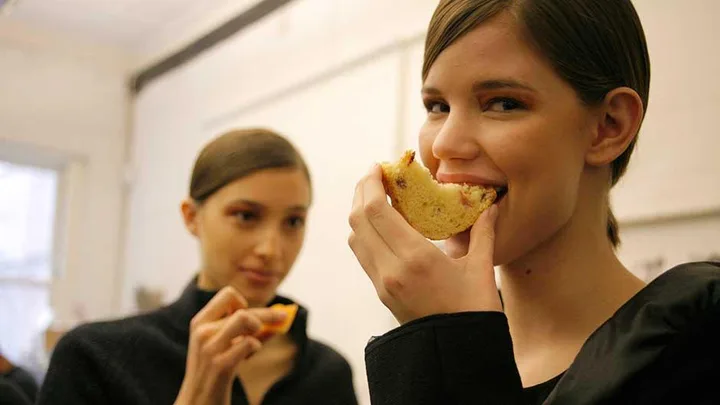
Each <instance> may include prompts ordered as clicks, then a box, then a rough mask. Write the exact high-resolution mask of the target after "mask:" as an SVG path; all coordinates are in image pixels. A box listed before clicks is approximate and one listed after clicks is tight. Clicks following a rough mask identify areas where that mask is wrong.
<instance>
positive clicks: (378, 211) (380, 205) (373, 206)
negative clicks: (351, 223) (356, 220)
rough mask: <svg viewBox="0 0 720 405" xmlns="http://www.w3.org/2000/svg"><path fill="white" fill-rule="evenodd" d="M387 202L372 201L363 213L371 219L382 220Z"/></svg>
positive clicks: (367, 204)
mask: <svg viewBox="0 0 720 405" xmlns="http://www.w3.org/2000/svg"><path fill="white" fill-rule="evenodd" d="M385 204H386V203H385V201H381V200H370V201H368V202H367V203H366V204H365V206H364V207H363V212H364V213H365V215H367V217H368V218H370V219H380V218H382V216H383V215H384V213H385Z"/></svg>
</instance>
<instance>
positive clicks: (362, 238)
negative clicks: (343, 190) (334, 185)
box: [348, 177, 393, 282]
mask: <svg viewBox="0 0 720 405" xmlns="http://www.w3.org/2000/svg"><path fill="white" fill-rule="evenodd" d="M366 180H367V177H363V178H362V179H361V180H360V181H359V182H358V184H357V185H356V186H355V195H354V196H353V204H352V209H351V211H350V218H349V223H350V227H351V228H352V232H351V233H350V236H349V237H348V245H350V248H351V249H352V251H353V253H354V254H355V257H357V259H358V262H360V265H361V266H362V267H363V269H364V270H365V272H366V273H367V274H368V276H369V277H370V278H371V279H372V280H373V282H375V277H376V275H377V274H376V273H377V271H376V269H377V268H378V267H380V266H381V264H382V263H383V262H385V261H386V260H389V259H391V257H392V256H393V255H392V251H391V250H390V248H389V247H388V246H387V244H386V243H385V241H384V240H383V239H382V238H381V237H380V235H379V234H378V232H377V231H376V230H375V228H374V227H373V226H372V224H371V223H370V221H369V220H368V218H367V215H366V209H365V195H364V183H365V181H366Z"/></svg>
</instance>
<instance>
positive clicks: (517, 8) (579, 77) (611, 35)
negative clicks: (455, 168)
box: [422, 0, 650, 246]
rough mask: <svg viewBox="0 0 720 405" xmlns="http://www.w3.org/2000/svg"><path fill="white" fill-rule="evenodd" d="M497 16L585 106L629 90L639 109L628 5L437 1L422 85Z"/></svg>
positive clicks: (640, 85)
mask: <svg viewBox="0 0 720 405" xmlns="http://www.w3.org/2000/svg"><path fill="white" fill-rule="evenodd" d="M505 11H507V12H511V13H512V14H513V15H514V16H515V17H516V18H517V21H518V22H519V25H520V27H521V29H522V30H523V34H524V35H525V37H526V39H527V40H528V42H529V43H530V44H531V45H533V46H534V47H535V48H536V49H537V50H538V51H539V52H540V54H542V55H543V56H545V58H546V59H547V60H548V61H549V62H550V64H551V65H552V67H553V68H554V70H555V72H556V73H557V74H558V75H559V76H560V77H561V78H562V79H563V80H565V81H566V82H567V83H569V84H570V85H571V86H572V87H573V88H574V89H575V92H576V93H577V95H578V97H579V98H580V100H582V101H583V102H584V103H585V104H587V105H590V106H593V105H597V104H599V103H601V102H602V101H603V100H604V98H605V96H606V95H607V94H608V93H609V92H610V91H612V90H613V89H616V88H618V87H629V88H631V89H633V90H635V91H636V92H637V93H638V95H639V96H640V98H641V100H642V102H643V106H644V108H645V109H647V105H648V97H649V92H650V57H649V55H648V50H647V43H646V41H645V33H644V32H643V28H642V25H641V23H640V19H639V17H638V15H637V12H636V11H635V8H634V7H633V5H632V2H631V1H630V0H572V1H567V0H441V1H440V4H439V5H438V7H437V9H436V10H435V13H434V15H433V17H432V20H431V21H430V26H429V28H428V34H427V38H426V42H425V60H424V63H423V71H422V77H423V80H425V79H426V78H427V75H428V72H429V70H430V67H431V66H432V65H433V63H435V60H436V59H437V57H438V56H439V55H440V53H442V51H444V50H445V49H446V48H447V47H448V46H450V45H451V44H452V43H453V42H455V41H456V40H457V39H458V38H460V37H462V36H463V35H465V34H467V33H468V32H470V31H472V30H473V29H474V28H475V27H477V26H478V25H480V24H482V23H483V22H486V21H488V20H490V19H492V18H493V17H495V16H497V15H498V14H500V13H502V12H505ZM636 139H637V137H635V138H634V139H633V141H632V142H631V143H630V145H629V146H628V148H627V149H626V150H625V152H623V154H622V155H620V156H619V157H618V158H617V159H615V161H613V162H612V167H611V169H612V171H611V179H610V181H611V185H612V186H614V185H615V184H616V183H617V182H618V180H620V177H622V175H623V174H624V173H625V170H626V169H627V166H628V163H629V161H630V155H631V154H632V152H633V150H634V148H635V143H636ZM608 210H609V212H608V223H607V235H608V238H609V239H610V241H611V242H612V244H613V246H618V245H619V244H620V237H619V234H618V223H617V220H616V219H615V216H614V215H613V212H612V210H611V209H610V208H609V207H608Z"/></svg>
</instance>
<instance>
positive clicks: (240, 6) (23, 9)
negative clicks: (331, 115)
mask: <svg viewBox="0 0 720 405" xmlns="http://www.w3.org/2000/svg"><path fill="white" fill-rule="evenodd" d="M258 2H259V0H17V2H16V4H15V5H14V7H12V8H11V9H10V10H8V11H9V13H8V15H7V16H5V17H3V18H9V19H11V20H14V21H17V22H20V23H25V24H28V25H30V26H33V27H39V28H42V29H45V30H52V31H60V32H66V33H68V34H71V35H74V36H76V37H82V38H87V39H88V40H92V41H93V42H96V43H101V44H106V45H109V46H113V47H118V48H121V49H123V50H124V51H127V52H130V53H134V54H138V55H151V54H155V56H157V54H159V53H166V52H167V51H169V50H170V49H171V48H173V47H178V46H180V45H182V43H183V42H188V41H191V40H192V39H194V38H196V37H198V36H200V35H202V34H204V33H206V32H208V31H210V30H211V29H213V28H214V27H216V26H217V25H219V24H221V23H222V22H224V21H226V20H227V19H229V18H231V17H232V16H234V15H235V14H237V13H239V12H241V11H243V10H245V9H247V8H249V7H250V6H252V5H254V4H256V3H258Z"/></svg>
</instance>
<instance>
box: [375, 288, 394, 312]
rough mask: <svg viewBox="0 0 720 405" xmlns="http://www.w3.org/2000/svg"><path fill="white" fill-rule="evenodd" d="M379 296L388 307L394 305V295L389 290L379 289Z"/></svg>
mask: <svg viewBox="0 0 720 405" xmlns="http://www.w3.org/2000/svg"><path fill="white" fill-rule="evenodd" d="M378 298H379V299H380V302H382V303H383V305H385V306H386V307H388V308H391V307H392V300H393V296H392V295H391V294H390V293H389V292H388V291H386V290H384V289H380V290H378Z"/></svg>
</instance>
